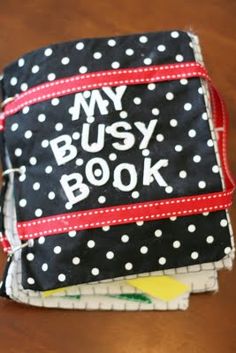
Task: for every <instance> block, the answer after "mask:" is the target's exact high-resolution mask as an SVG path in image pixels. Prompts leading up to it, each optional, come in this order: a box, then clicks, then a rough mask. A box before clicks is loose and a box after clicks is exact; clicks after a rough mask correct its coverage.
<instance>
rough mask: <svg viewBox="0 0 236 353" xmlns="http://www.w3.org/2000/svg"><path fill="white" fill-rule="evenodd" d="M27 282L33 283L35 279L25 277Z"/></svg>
mask: <svg viewBox="0 0 236 353" xmlns="http://www.w3.org/2000/svg"><path fill="white" fill-rule="evenodd" d="M27 283H28V284H35V280H34V279H33V278H32V277H28V278H27Z"/></svg>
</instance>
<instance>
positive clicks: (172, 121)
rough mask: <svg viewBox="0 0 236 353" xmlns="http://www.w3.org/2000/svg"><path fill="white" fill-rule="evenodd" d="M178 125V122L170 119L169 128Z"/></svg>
mask: <svg viewBox="0 0 236 353" xmlns="http://www.w3.org/2000/svg"><path fill="white" fill-rule="evenodd" d="M177 125H178V121H177V120H176V119H171V120H170V126H172V127H176V126H177Z"/></svg>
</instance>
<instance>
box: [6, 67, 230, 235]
mask: <svg viewBox="0 0 236 353" xmlns="http://www.w3.org/2000/svg"><path fill="white" fill-rule="evenodd" d="M193 77H200V78H204V79H206V80H208V82H210V79H209V76H208V74H207V72H206V69H205V68H204V67H203V66H201V65H200V64H198V63H196V62H189V63H183V64H170V65H159V66H150V67H139V68H130V69H121V70H109V71H101V72H95V73H91V74H84V75H76V76H72V77H69V78H65V79H59V80H56V81H53V82H50V83H44V84H42V85H38V86H36V87H33V88H31V89H29V90H28V91H26V92H24V93H21V94H19V95H18V96H16V97H15V98H14V100H13V101H11V102H9V103H8V104H6V106H5V108H4V113H3V114H4V116H2V119H3V120H4V119H5V118H6V117H8V116H10V115H13V114H15V113H17V112H18V111H20V110H21V109H22V108H24V107H25V106H28V105H32V104H36V103H39V102H43V101H45V100H49V99H52V98H55V97H60V96H64V95H67V94H73V93H76V92H80V91H84V90H89V89H95V88H100V87H104V86H119V85H136V84H146V83H150V82H161V81H170V80H179V79H182V78H193ZM209 88H210V93H211V103H212V109H213V121H214V125H215V126H214V128H219V127H220V128H221V130H220V131H219V132H218V136H219V139H218V148H219V154H220V158H221V163H222V171H223V177H224V183H225V190H224V191H220V192H215V193H209V194H201V195H192V196H184V197H178V198H172V199H164V200H159V201H148V202H142V203H135V204H127V205H118V206H111V207H104V208H98V209H90V210H86V211H77V212H68V213H64V214H58V215H54V216H48V217H42V218H38V219H33V220H30V221H22V222H17V229H18V233H19V238H20V239H21V240H27V239H30V238H38V237H40V236H48V235H56V234H60V233H66V232H69V231H73V230H82V229H89V228H98V227H104V226H110V225H119V224H126V223H133V222H138V221H151V220H157V219H163V218H169V217H179V216H190V215H193V214H199V213H203V212H215V211H218V210H223V209H227V208H228V207H229V206H230V205H231V204H232V194H233V191H234V188H235V181H234V179H233V177H232V176H231V173H230V171H229V166H228V161H227V153H226V141H227V131H228V114H227V112H226V109H225V106H224V103H223V101H222V99H221V98H220V96H219V94H218V93H217V91H216V89H215V88H214V87H213V86H212V85H211V84H210V85H209ZM3 125H4V124H2V129H3ZM0 130H1V127H0Z"/></svg>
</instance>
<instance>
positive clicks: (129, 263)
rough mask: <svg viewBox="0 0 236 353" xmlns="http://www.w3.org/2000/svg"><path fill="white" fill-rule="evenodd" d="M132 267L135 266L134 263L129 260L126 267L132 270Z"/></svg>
mask: <svg viewBox="0 0 236 353" xmlns="http://www.w3.org/2000/svg"><path fill="white" fill-rule="evenodd" d="M132 268H133V265H132V263H131V262H127V263H126V264H125V269H126V270H127V271H130V270H132Z"/></svg>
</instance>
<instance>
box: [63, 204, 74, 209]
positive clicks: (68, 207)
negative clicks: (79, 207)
mask: <svg viewBox="0 0 236 353" xmlns="http://www.w3.org/2000/svg"><path fill="white" fill-rule="evenodd" d="M72 207H73V205H72V204H71V203H70V202H67V203H66V204H65V208H66V209H67V210H71V209H72Z"/></svg>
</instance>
